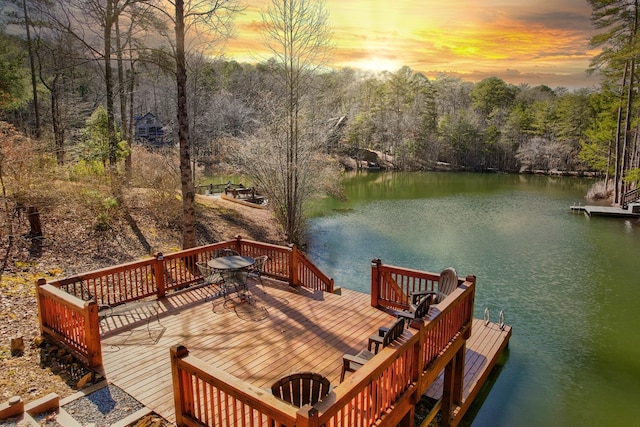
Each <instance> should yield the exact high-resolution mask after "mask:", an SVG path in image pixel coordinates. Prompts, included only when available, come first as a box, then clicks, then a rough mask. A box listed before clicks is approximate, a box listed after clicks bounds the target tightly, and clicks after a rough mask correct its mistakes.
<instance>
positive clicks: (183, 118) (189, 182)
mask: <svg viewBox="0 0 640 427" xmlns="http://www.w3.org/2000/svg"><path fill="white" fill-rule="evenodd" d="M168 2H169V3H170V4H171V5H172V6H173V12H174V14H170V13H168V12H167V11H166V8H165V7H164V6H165V4H164V2H159V3H158V4H156V5H155V7H156V9H157V10H159V11H160V12H162V13H163V14H164V15H165V16H166V17H167V18H169V19H170V20H171V22H173V24H174V26H175V46H174V58H175V65H176V71H175V77H176V90H177V94H176V99H177V102H176V105H177V120H178V141H179V145H180V183H181V189H182V247H183V249H188V248H192V247H194V246H196V227H195V225H196V214H195V184H194V180H193V175H192V173H191V140H190V135H189V113H188V110H187V106H188V103H187V60H186V51H187V48H186V44H185V41H186V37H187V34H188V33H189V31H190V30H191V31H194V32H195V31H203V30H205V29H206V30H209V37H213V39H214V41H215V39H216V37H226V36H227V35H228V34H229V33H230V30H231V18H232V17H233V16H234V14H235V13H236V12H239V11H240V8H239V6H238V0H215V1H211V0H186V1H185V0H169V1H168Z"/></svg>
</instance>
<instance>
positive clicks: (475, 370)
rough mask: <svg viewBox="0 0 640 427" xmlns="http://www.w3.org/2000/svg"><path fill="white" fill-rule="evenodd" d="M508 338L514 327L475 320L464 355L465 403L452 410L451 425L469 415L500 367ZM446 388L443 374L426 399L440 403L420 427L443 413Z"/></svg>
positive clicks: (427, 392)
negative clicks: (468, 411)
mask: <svg viewBox="0 0 640 427" xmlns="http://www.w3.org/2000/svg"><path fill="white" fill-rule="evenodd" d="M509 338H511V326H509V325H503V326H500V325H498V324H497V323H494V322H489V323H486V322H485V321H484V320H481V319H473V326H472V329H471V337H470V338H469V340H467V349H466V353H465V362H464V363H465V365H464V390H463V401H462V403H461V404H460V405H458V406H457V407H456V408H454V410H453V419H452V423H451V424H452V425H457V424H458V423H460V421H461V420H462V418H463V417H464V415H465V414H466V413H467V410H468V409H469V407H470V406H471V404H472V403H473V401H474V400H475V398H476V397H477V396H478V393H479V392H480V389H481V388H482V386H483V385H484V384H485V382H486V381H487V379H488V377H489V374H491V371H492V370H493V368H494V367H495V366H496V365H497V363H498V360H499V359H500V356H501V355H502V353H503V352H504V350H505V349H506V348H507V346H508V345H509ZM443 386H444V374H440V376H439V377H438V378H437V379H436V380H435V381H434V382H433V384H432V385H431V387H430V388H429V389H428V390H427V391H426V392H425V393H424V396H427V397H429V398H431V399H433V400H436V401H437V402H438V403H437V404H436V405H435V406H434V408H433V409H432V411H431V413H430V414H429V415H428V416H427V417H426V418H425V419H424V420H423V421H422V423H421V426H427V425H429V423H430V422H431V421H432V420H433V418H435V416H436V415H437V413H438V411H439V409H440V399H441V397H442V392H443Z"/></svg>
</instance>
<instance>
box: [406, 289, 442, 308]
mask: <svg viewBox="0 0 640 427" xmlns="http://www.w3.org/2000/svg"><path fill="white" fill-rule="evenodd" d="M425 295H437V294H436V292H433V291H418V292H411V293H410V294H409V296H410V297H411V304H413V305H417V304H418V303H419V302H420V299H421V298H422V297H424V296H425Z"/></svg>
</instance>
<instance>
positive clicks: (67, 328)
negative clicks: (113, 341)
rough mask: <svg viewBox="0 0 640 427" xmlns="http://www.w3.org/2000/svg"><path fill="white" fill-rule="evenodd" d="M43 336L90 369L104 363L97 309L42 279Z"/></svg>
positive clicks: (40, 313) (39, 294)
mask: <svg viewBox="0 0 640 427" xmlns="http://www.w3.org/2000/svg"><path fill="white" fill-rule="evenodd" d="M36 294H37V302H38V317H39V321H40V333H41V334H43V335H45V334H47V335H49V336H52V337H54V338H55V339H56V340H57V341H58V342H59V343H60V344H62V345H63V346H65V347H66V348H67V349H69V350H70V351H72V352H73V353H74V354H75V355H76V356H78V358H80V360H82V361H83V362H84V363H86V364H87V365H88V366H90V367H94V366H99V365H101V364H102V347H101V345H100V330H99V328H98V306H97V304H96V302H95V301H83V300H81V299H79V298H76V297H75V296H73V295H70V294H68V293H66V292H64V291H63V290H60V289H58V288H56V287H55V286H52V285H48V284H47V283H46V281H44V280H43V279H41V280H39V281H38V286H36Z"/></svg>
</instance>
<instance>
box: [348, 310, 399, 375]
mask: <svg viewBox="0 0 640 427" xmlns="http://www.w3.org/2000/svg"><path fill="white" fill-rule="evenodd" d="M403 331H404V319H402V318H400V319H398V320H396V321H395V322H394V323H393V325H392V326H391V327H390V328H380V329H379V330H378V334H375V335H371V336H370V337H369V344H368V346H367V348H366V349H365V350H362V351H361V352H359V353H358V354H356V355H355V356H354V355H351V354H345V355H344V356H342V372H341V373H340V382H342V381H344V376H345V374H346V373H347V371H349V372H355V371H356V370H357V369H358V368H360V367H361V366H362V365H364V364H365V363H367V361H369V360H371V359H372V358H373V356H375V355H376V354H378V350H379V349H380V347H382V348H384V347H386V346H388V345H389V344H391V343H392V342H394V341H395V340H397V339H398V338H399V337H400V335H402V332H403ZM372 349H373V352H372V351H371V350H372Z"/></svg>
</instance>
